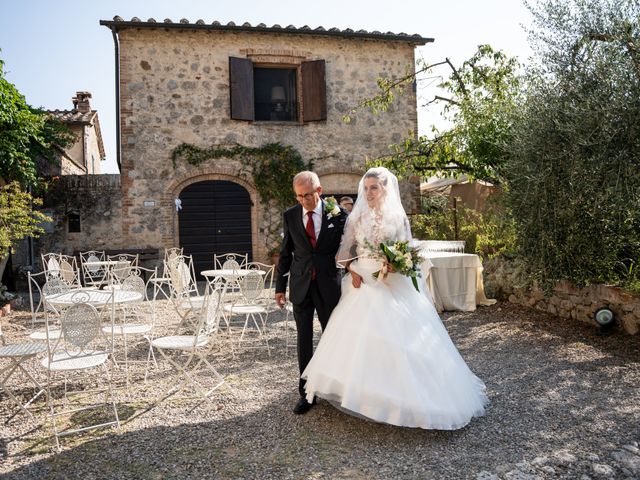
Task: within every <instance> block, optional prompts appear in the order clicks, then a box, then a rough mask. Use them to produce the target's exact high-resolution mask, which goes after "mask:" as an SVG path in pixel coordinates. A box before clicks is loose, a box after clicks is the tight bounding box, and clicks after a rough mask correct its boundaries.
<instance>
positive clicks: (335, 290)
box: [276, 202, 347, 305]
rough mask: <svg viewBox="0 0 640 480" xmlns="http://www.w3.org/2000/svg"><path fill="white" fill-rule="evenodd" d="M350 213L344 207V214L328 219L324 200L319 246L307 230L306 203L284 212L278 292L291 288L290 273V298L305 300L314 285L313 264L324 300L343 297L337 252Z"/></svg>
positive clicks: (342, 212)
mask: <svg viewBox="0 0 640 480" xmlns="http://www.w3.org/2000/svg"><path fill="white" fill-rule="evenodd" d="M346 220H347V213H346V212H345V211H344V210H342V209H340V215H337V216H335V217H331V218H327V213H325V211H324V202H322V225H321V227H320V234H319V235H318V239H317V242H316V248H315V249H314V248H313V247H312V246H311V242H310V241H309V238H308V237H307V234H306V232H305V227H304V223H303V222H302V205H300V204H298V205H296V206H295V207H292V208H290V209H289V210H287V211H286V212H284V218H283V228H284V238H283V240H282V250H281V251H280V262H279V263H278V278H277V280H276V292H277V293H283V292H285V291H286V289H287V277H286V276H285V275H286V274H287V272H288V273H289V275H290V281H289V299H290V300H291V302H292V303H301V302H302V301H303V300H304V298H305V297H306V295H307V292H308V291H309V285H311V267H312V266H313V267H315V270H316V282H317V283H318V287H319V289H320V292H321V294H322V296H323V298H324V299H326V300H327V301H328V302H329V303H331V304H334V305H335V304H336V303H337V302H338V300H339V298H340V276H339V275H338V269H337V268H336V261H335V257H336V253H337V252H338V247H339V246H340V240H341V239H342V232H343V230H344V224H345V221H346Z"/></svg>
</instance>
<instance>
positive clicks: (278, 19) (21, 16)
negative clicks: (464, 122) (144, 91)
mask: <svg viewBox="0 0 640 480" xmlns="http://www.w3.org/2000/svg"><path fill="white" fill-rule="evenodd" d="M0 4H1V5H2V10H1V12H2V13H1V14H0V49H1V50H2V51H1V52H0V58H2V59H3V60H4V61H5V70H6V72H7V78H8V80H9V81H10V82H12V83H14V84H15V85H16V86H17V87H18V89H19V90H20V91H21V92H22V93H23V94H24V95H25V97H26V99H27V101H28V102H29V103H30V104H31V105H33V106H41V107H44V108H46V109H56V108H57V109H70V108H71V107H72V103H71V97H73V96H74V94H75V92H76V91H81V90H87V91H90V92H91V93H92V95H93V98H92V101H91V104H92V107H93V108H95V109H97V110H98V113H99V115H100V123H101V128H102V134H103V138H104V142H105V149H106V153H107V160H106V162H105V163H104V164H103V170H104V171H105V173H115V172H117V167H116V161H115V86H114V55H115V54H114V46H113V38H112V36H111V32H110V31H109V30H108V29H107V28H106V27H101V26H100V25H99V21H100V20H109V19H112V18H113V17H114V16H115V15H120V16H121V17H123V18H124V19H126V20H130V19H131V17H133V16H137V17H139V18H141V19H143V20H146V19H147V18H149V17H153V18H155V19H156V20H164V19H165V18H171V19H172V20H174V21H179V20H180V19H181V18H187V19H188V20H190V21H191V22H195V21H196V20H197V19H199V18H202V19H203V20H204V21H205V22H207V23H210V22H212V21H213V20H218V21H220V22H224V23H226V22H229V21H234V22H236V23H240V24H242V23H244V22H249V23H251V24H253V25H255V24H258V23H261V22H262V23H266V24H267V25H269V26H270V25H273V24H275V23H278V24H280V25H289V24H293V25H295V26H296V27H301V26H303V25H309V26H310V27H311V28H315V27H317V26H320V25H322V26H323V27H325V28H330V27H338V28H341V29H344V28H352V29H354V30H360V29H365V30H379V31H383V32H386V31H392V32H395V33H399V32H405V33H410V34H413V33H418V34H420V35H422V36H425V37H433V38H435V42H434V43H432V44H429V45H427V46H425V47H421V48H420V49H419V55H421V56H422V57H423V58H424V59H425V60H427V61H428V62H436V61H441V60H443V59H444V58H445V57H448V58H450V59H451V60H452V61H453V62H454V64H455V63H460V62H462V61H463V60H465V59H466V58H468V57H470V56H471V55H472V54H473V53H474V52H475V50H476V47H477V45H479V44H481V43H489V44H491V45H492V46H493V47H494V48H497V49H502V50H504V51H505V52H506V53H507V54H509V55H515V56H518V57H520V58H521V60H523V61H525V60H526V59H527V57H528V56H529V55H530V54H531V52H530V50H529V47H528V44H527V39H526V33H525V32H524V30H523V28H522V25H528V24H529V23H530V14H529V12H528V11H527V10H526V8H525V7H524V6H523V4H522V2H521V0H482V1H479V0H449V1H439V2H435V1H431V0H387V1H386V2H383V1H380V0H369V1H349V0H322V1H318V0H315V1H308V0H295V1H291V0H285V1H273V2H266V1H258V0H234V1H226V0H225V1H215V0H209V1H207V0H180V1H176V0H152V1H143V0H128V1H123V0H111V1H99V2H91V1H87V0H84V1H80V0H57V1H51V0H19V1H13V0H0ZM437 73H440V74H441V75H445V76H446V75H448V73H449V72H448V70H446V69H442V70H440V71H439V72H437ZM435 83H437V82H435V81H434V83H433V85H432V86H431V87H428V86H426V84H425V86H423V87H422V88H421V89H420V94H421V95H422V96H424V97H425V99H428V98H431V97H432V96H433V93H434V91H433V88H435V87H434V85H435ZM438 122H440V120H439V117H438V114H437V113H436V112H433V111H427V110H425V109H420V110H419V124H420V130H421V132H423V133H426V132H427V131H429V130H430V127H431V125H432V124H433V123H436V124H438Z"/></svg>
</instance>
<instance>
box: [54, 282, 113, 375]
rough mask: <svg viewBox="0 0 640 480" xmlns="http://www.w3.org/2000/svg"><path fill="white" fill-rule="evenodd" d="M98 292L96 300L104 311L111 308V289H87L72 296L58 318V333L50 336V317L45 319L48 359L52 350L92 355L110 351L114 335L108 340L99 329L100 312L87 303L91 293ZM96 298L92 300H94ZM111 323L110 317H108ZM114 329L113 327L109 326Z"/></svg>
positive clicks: (100, 323)
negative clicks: (91, 290) (93, 290)
mask: <svg viewBox="0 0 640 480" xmlns="http://www.w3.org/2000/svg"><path fill="white" fill-rule="evenodd" d="M96 294H98V295H100V297H101V298H100V299H99V300H100V301H99V303H100V304H101V305H102V307H101V308H102V309H104V310H105V311H111V309H112V307H113V292H107V291H101V292H91V293H89V292H87V291H82V290H81V291H78V292H76V293H74V295H73V297H72V302H73V303H72V305H70V306H69V307H68V308H67V309H66V310H65V311H64V313H63V315H62V317H61V319H60V330H61V332H62V334H61V335H59V336H53V337H50V336H49V331H50V326H49V317H48V315H46V318H47V328H46V331H47V347H48V351H49V361H50V363H51V362H55V357H54V353H55V352H56V351H60V350H62V351H64V352H65V353H66V354H67V355H68V356H72V357H81V356H91V355H94V354H95V353H96V352H100V353H109V352H110V351H111V350H112V347H113V334H111V336H110V339H109V336H107V334H105V333H104V332H103V330H102V319H101V315H100V312H99V311H98V310H97V309H96V307H94V306H93V305H91V304H90V303H88V301H89V299H90V295H96ZM94 300H95V299H94ZM111 322H113V317H111ZM111 330H112V331H113V328H112V329H111Z"/></svg>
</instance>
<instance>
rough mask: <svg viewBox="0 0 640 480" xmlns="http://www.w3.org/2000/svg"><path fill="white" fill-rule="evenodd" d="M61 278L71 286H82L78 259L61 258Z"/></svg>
mask: <svg viewBox="0 0 640 480" xmlns="http://www.w3.org/2000/svg"><path fill="white" fill-rule="evenodd" d="M60 277H61V278H62V279H63V280H64V281H65V282H66V283H68V284H69V285H73V286H78V287H79V286H81V284H80V272H79V271H78V263H77V261H76V257H70V256H67V255H61V256H60Z"/></svg>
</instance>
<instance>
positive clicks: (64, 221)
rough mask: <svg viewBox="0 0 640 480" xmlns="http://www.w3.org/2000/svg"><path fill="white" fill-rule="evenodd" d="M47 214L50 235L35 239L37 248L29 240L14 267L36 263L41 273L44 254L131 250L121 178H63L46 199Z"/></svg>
mask: <svg viewBox="0 0 640 480" xmlns="http://www.w3.org/2000/svg"><path fill="white" fill-rule="evenodd" d="M43 211H44V213H46V214H47V215H49V216H50V217H51V218H52V221H51V222H50V223H47V224H45V225H43V226H44V229H45V232H46V233H45V234H44V235H42V236H41V237H40V238H37V239H34V240H33V244H32V245H33V248H30V246H29V242H28V241H27V240H24V241H22V242H21V243H20V245H19V246H18V248H17V252H16V254H15V255H14V257H13V267H14V268H17V267H20V266H28V265H31V264H32V262H33V266H34V270H36V271H39V270H41V269H42V265H41V261H40V254H41V253H47V252H58V253H64V254H66V255H72V254H73V253H74V252H78V251H86V250H111V249H120V248H128V246H126V245H124V243H123V242H122V225H121V221H120V212H121V211H122V197H121V194H120V175H106V174H103V175H69V176H63V177H60V179H59V180H58V181H57V183H56V185H55V186H54V187H53V188H52V189H51V190H50V191H49V192H48V194H47V196H46V197H45V201H44V208H43ZM70 213H74V214H79V215H80V229H81V231H80V232H78V233H71V232H69V228H68V215H69V214H70ZM30 257H31V258H30Z"/></svg>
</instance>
